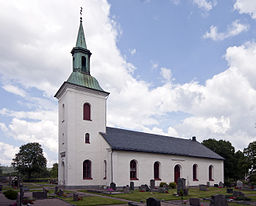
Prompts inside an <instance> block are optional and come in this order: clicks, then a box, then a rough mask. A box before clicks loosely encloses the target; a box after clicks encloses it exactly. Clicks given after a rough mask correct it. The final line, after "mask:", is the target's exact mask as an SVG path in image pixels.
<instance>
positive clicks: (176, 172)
mask: <svg viewBox="0 0 256 206" xmlns="http://www.w3.org/2000/svg"><path fill="white" fill-rule="evenodd" d="M181 170H182V167H181V165H180V164H176V165H175V166H174V182H175V183H176V184H178V179H179V178H180V177H181Z"/></svg>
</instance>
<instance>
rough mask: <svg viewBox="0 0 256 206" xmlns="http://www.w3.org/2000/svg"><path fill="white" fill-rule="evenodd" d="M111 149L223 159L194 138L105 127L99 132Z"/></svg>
mask: <svg viewBox="0 0 256 206" xmlns="http://www.w3.org/2000/svg"><path fill="white" fill-rule="evenodd" d="M101 135H102V136H103V137H104V139H105V140H106V141H107V142H108V143H109V145H110V146H111V148H112V149H113V150H120V151H136V152H147V153H159V154H171V155H179V156H189V157H199V158H209V159H218V160H224V159H223V158H222V157H221V156H220V155H218V154H216V153H215V152H213V151H211V150H210V149H208V148H207V147H205V146H204V145H202V144H200V143H199V142H197V141H196V140H187V139H181V138H175V137H169V136H163V135H156V134H149V133H143V132H135V131H130V130H124V129H118V128H111V127H107V129H106V133H101Z"/></svg>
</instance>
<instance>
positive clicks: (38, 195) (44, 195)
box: [32, 192, 47, 200]
mask: <svg viewBox="0 0 256 206" xmlns="http://www.w3.org/2000/svg"><path fill="white" fill-rule="evenodd" d="M32 197H33V198H34V199H36V200H37V199H47V193H45V192H32Z"/></svg>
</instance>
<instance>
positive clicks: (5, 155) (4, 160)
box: [0, 142, 19, 165]
mask: <svg viewBox="0 0 256 206" xmlns="http://www.w3.org/2000/svg"><path fill="white" fill-rule="evenodd" d="M18 151H19V148H18V147H14V146H13V145H10V144H6V143H2V142H0V154H1V155H0V163H1V165H10V164H11V162H12V159H13V158H14V157H15V154H16V153H18Z"/></svg>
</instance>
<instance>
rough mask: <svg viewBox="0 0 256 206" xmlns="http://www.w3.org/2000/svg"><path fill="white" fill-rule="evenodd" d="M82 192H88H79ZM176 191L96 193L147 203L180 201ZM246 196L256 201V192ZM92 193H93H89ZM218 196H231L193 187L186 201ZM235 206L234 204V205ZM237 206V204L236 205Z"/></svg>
mask: <svg viewBox="0 0 256 206" xmlns="http://www.w3.org/2000/svg"><path fill="white" fill-rule="evenodd" d="M79 191H80V192H88V191H86V190H79ZM176 191H177V190H176V189H170V190H169V193H158V192H139V191H138V190H135V191H133V192H131V193H123V194H114V195H107V194H100V193H96V194H98V195H103V196H111V197H116V198H121V199H126V200H131V201H136V202H140V201H144V202H145V201H146V199H147V198H149V197H154V198H156V199H159V200H165V201H168V200H180V199H181V198H180V197H177V196H175V195H173V194H176ZM242 192H243V193H244V194H245V196H247V194H251V195H252V194H254V195H255V196H248V197H249V198H251V199H252V201H255V199H256V191H242ZM88 193H92V192H88ZM217 194H223V195H231V194H228V193H226V188H216V187H210V188H208V191H200V190H199V188H198V187H191V188H189V195H188V196H184V199H185V200H186V199H189V198H192V197H195V198H210V197H211V196H212V195H217ZM232 205H233V204H232ZM234 205H235V204H234Z"/></svg>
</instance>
